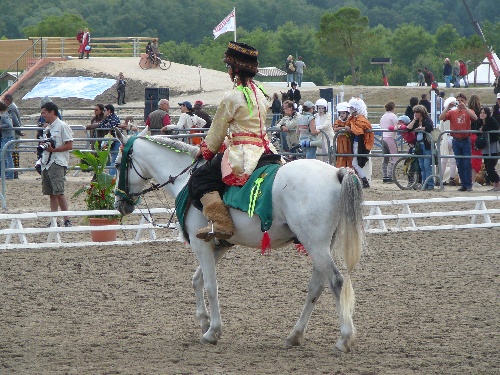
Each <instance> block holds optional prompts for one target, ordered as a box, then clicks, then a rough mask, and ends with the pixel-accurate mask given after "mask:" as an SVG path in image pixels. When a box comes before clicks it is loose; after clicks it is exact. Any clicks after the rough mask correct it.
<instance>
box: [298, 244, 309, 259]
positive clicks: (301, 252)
mask: <svg viewBox="0 0 500 375" xmlns="http://www.w3.org/2000/svg"><path fill="white" fill-rule="evenodd" d="M295 248H296V249H297V251H298V252H299V254H302V255H305V256H306V257H307V256H309V254H307V250H306V248H305V247H304V245H302V244H301V243H296V244H295Z"/></svg>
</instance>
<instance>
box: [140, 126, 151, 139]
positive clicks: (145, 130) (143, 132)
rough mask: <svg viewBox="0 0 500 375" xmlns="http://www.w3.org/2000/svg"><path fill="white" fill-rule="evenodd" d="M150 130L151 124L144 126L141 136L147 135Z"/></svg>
mask: <svg viewBox="0 0 500 375" xmlns="http://www.w3.org/2000/svg"><path fill="white" fill-rule="evenodd" d="M148 130H149V125H147V126H145V127H144V130H143V131H142V132H140V134H139V137H144V136H145V135H147V134H148Z"/></svg>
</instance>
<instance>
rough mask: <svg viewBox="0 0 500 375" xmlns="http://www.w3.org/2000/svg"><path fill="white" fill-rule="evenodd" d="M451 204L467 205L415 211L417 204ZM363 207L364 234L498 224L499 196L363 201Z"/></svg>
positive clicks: (482, 226) (436, 205)
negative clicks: (451, 208) (367, 212)
mask: <svg viewBox="0 0 500 375" xmlns="http://www.w3.org/2000/svg"><path fill="white" fill-rule="evenodd" d="M450 203H455V204H456V203H463V205H464V206H466V205H470V208H466V209H461V210H453V211H449V210H448V211H447V210H446V207H445V208H444V210H442V211H431V212H417V210H418V206H422V205H430V206H432V209H433V210H434V209H437V208H438V206H439V205H443V206H444V205H449V204H450ZM486 204H488V205H489V206H490V208H487V207H486ZM364 206H365V207H369V209H370V211H369V214H368V215H367V216H364V217H363V221H364V228H365V231H366V232H367V233H387V232H404V231H424V230H446V229H470V228H493V227H500V197H499V196H483V197H454V198H430V199H407V200H391V201H366V202H364ZM426 208H427V207H425V208H424V209H426ZM382 210H384V212H385V213H383V212H382ZM387 211H390V213H388V212H387ZM397 211H399V212H397Z"/></svg>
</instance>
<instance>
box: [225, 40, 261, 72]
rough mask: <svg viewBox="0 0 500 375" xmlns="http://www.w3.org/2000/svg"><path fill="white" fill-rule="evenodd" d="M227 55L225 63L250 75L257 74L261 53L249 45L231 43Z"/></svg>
mask: <svg viewBox="0 0 500 375" xmlns="http://www.w3.org/2000/svg"><path fill="white" fill-rule="evenodd" d="M225 55H226V57H225V58H224V62H225V63H226V64H229V65H231V66H235V67H237V68H239V69H240V70H245V71H247V72H250V73H254V74H255V73H257V71H258V67H259V61H258V60H257V57H258V55H259V52H258V51H257V50H256V49H255V48H253V47H251V46H249V45H248V44H245V43H238V42H229V45H228V46H227V51H226V53H225Z"/></svg>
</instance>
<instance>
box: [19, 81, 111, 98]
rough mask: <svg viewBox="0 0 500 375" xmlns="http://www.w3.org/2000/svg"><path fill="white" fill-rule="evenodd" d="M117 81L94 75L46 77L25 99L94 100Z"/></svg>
mask: <svg viewBox="0 0 500 375" xmlns="http://www.w3.org/2000/svg"><path fill="white" fill-rule="evenodd" d="M115 83H116V80H115V79H109V78H92V77H45V78H44V79H43V81H41V82H39V83H38V84H37V85H36V86H35V87H34V88H33V89H32V90H31V91H30V92H28V93H27V94H26V95H24V97H23V99H33V98H43V97H44V96H48V97H50V98H80V99H90V100H93V99H95V97H96V96H97V95H100V94H102V93H103V92H104V91H106V90H107V89H109V88H110V87H111V86H113V85H114V84H115Z"/></svg>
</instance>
